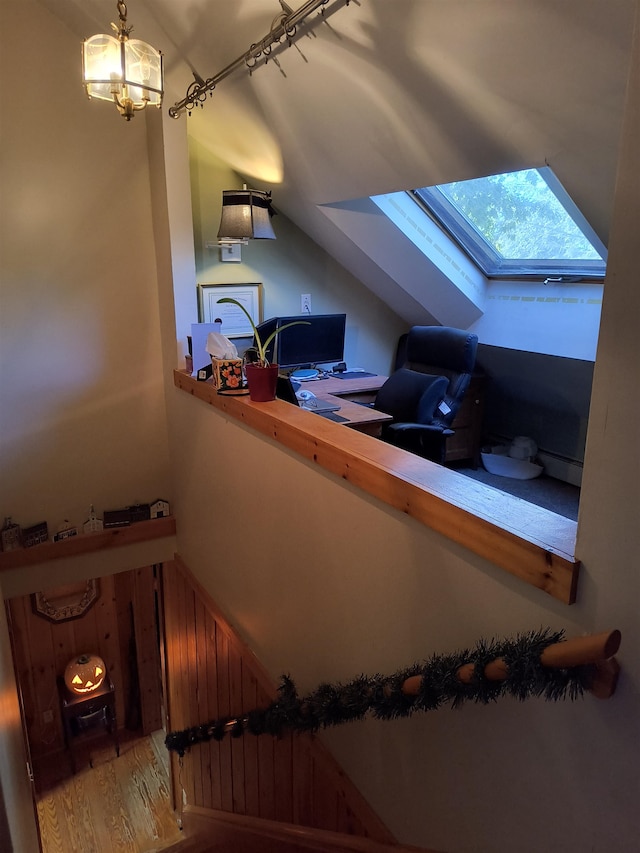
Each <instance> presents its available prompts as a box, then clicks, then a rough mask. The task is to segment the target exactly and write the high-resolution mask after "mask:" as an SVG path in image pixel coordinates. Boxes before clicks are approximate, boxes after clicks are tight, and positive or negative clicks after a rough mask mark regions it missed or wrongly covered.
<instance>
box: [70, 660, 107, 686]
mask: <svg viewBox="0 0 640 853" xmlns="http://www.w3.org/2000/svg"><path fill="white" fill-rule="evenodd" d="M105 675H106V668H105V665H104V661H103V660H102V658H101V657H98V655H88V654H84V655H79V656H78V657H77V658H74V659H73V660H72V661H70V662H69V663H68V664H67V666H66V668H65V671H64V683H65V684H66V686H67V688H68V689H69V690H70V691H71V692H72V693H93V691H94V690H97V689H98V688H99V687H100V685H101V684H102V682H103V681H104V677H105Z"/></svg>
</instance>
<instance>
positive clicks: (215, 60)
mask: <svg viewBox="0 0 640 853" xmlns="http://www.w3.org/2000/svg"><path fill="white" fill-rule="evenodd" d="M40 2H41V3H42V4H43V5H44V6H46V7H47V8H48V9H49V10H50V11H51V13H52V14H54V15H56V16H57V17H58V18H60V19H62V20H63V21H64V22H65V23H66V24H67V25H68V26H69V27H70V28H71V29H73V30H74V31H75V32H77V33H78V36H79V37H85V36H88V35H92V34H93V33H94V32H100V31H103V32H104V31H106V30H107V28H108V24H109V22H110V21H112V20H115V19H116V3H115V0H64V2H61V0H40ZM291 4H292V6H293V8H299V7H300V6H302V5H303V3H302V0H298V2H296V0H291ZM637 5H638V4H637V0H561V2H558V0H393V1H392V2H391V0H351V3H350V4H349V5H348V6H346V5H345V0H328V3H327V4H326V7H325V16H324V20H322V18H321V17H320V15H319V13H314V14H313V16H312V17H311V18H310V19H309V20H311V21H314V22H315V21H317V24H316V25H314V27H313V30H312V34H311V35H309V34H304V33H303V34H301V35H300V37H299V38H298V39H296V40H295V43H294V46H292V47H288V48H287V47H285V46H281V47H280V48H278V49H276V50H274V53H273V54H272V57H275V59H277V62H276V61H274V59H273V58H272V61H270V62H268V64H267V65H266V66H264V67H259V68H257V69H256V70H255V71H254V73H253V74H252V75H251V76H250V75H249V73H248V72H247V71H246V70H245V69H244V68H243V69H241V70H239V71H237V72H235V73H234V74H232V75H230V76H229V77H228V78H227V79H225V80H222V81H221V82H220V84H219V85H218V86H217V87H216V89H215V91H214V92H213V93H212V96H211V97H210V98H209V99H208V100H207V102H206V104H205V106H204V108H203V109H197V110H196V111H195V112H194V114H193V115H192V116H191V117H188V116H186V115H183V116H182V117H181V118H179V119H177V121H186V122H189V126H188V127H189V133H190V134H191V135H193V136H194V137H196V138H197V139H198V140H199V141H200V142H201V143H202V144H203V145H205V146H207V147H208V148H209V149H210V150H211V151H212V152H213V153H214V154H216V155H217V156H219V157H220V158H221V159H223V160H224V161H225V162H227V163H229V164H230V165H231V167H232V168H233V169H235V170H236V171H237V172H238V173H239V175H241V176H242V177H243V178H246V179H247V180H248V181H249V182H250V183H252V184H253V185H254V186H256V187H257V188H261V189H262V188H271V189H273V191H274V199H275V203H276V207H277V208H278V209H280V210H282V211H283V212H284V213H286V214H287V215H288V216H289V218H291V219H292V220H293V221H294V222H296V223H297V224H298V225H299V226H300V227H301V228H303V229H304V230H305V231H307V232H308V233H309V234H310V235H311V236H312V237H313V238H314V239H316V241H317V242H318V243H320V244H321V245H323V246H324V247H325V248H326V249H328V250H329V251H330V252H331V253H332V254H333V255H334V256H335V257H337V258H338V260H340V261H341V262H342V263H344V264H345V266H347V268H349V269H351V270H352V271H353V272H355V273H356V274H358V275H359V276H360V277H361V278H363V280H367V281H368V280H369V279H370V278H372V279H375V278H376V276H378V278H379V279H380V281H379V285H380V287H383V285H384V281H383V280H382V279H384V275H383V276H382V277H380V274H379V273H378V272H377V271H376V270H374V269H373V267H372V266H371V264H370V263H369V262H368V260H367V258H366V257H364V256H363V254H362V252H361V250H359V249H358V248H357V247H356V246H354V245H353V243H352V242H351V241H350V240H349V239H348V238H346V237H345V236H344V235H342V234H340V233H339V230H338V229H337V228H336V226H335V224H333V222H332V221H331V220H330V219H328V218H327V217H326V216H324V215H323V213H322V208H321V207H320V206H322V205H331V204H334V203H337V202H344V201H348V200H351V199H359V198H362V197H366V196H369V195H372V194H380V193H385V192H390V191H395V190H402V189H408V188H412V187H416V186H425V185H429V184H432V183H439V182H445V181H450V180H455V179H464V178H470V177H476V176H478V175H484V174H491V173H496V172H503V171H508V170H511V169H516V168H524V167H527V166H539V165H544V164H545V163H547V164H549V165H551V166H552V168H553V169H554V171H555V172H556V174H557V175H558V176H559V178H560V180H561V181H562V183H563V184H564V186H565V187H566V189H567V190H568V191H569V193H570V194H571V195H572V197H573V198H574V200H575V201H576V203H577V204H578V206H579V207H580V208H581V209H582V211H583V213H584V214H585V215H586V217H587V219H588V220H589V222H590V223H591V225H592V226H593V227H594V228H595V230H596V232H597V233H598V235H599V236H600V238H601V239H602V240H603V241H604V242H605V244H606V243H607V242H608V233H609V223H610V217H611V209H612V199H613V189H614V182H615V170H616V162H617V153H618V142H619V136H620V129H621V120H622V112H623V104H624V94H625V87H626V77H627V71H628V64H629V58H630V50H631V40H632V33H633V18H634V13H635V10H636V8H637ZM280 13H281V7H280V2H279V0H180V2H169V0H131V2H129V4H128V15H129V23H130V24H133V26H134V34H133V35H134V36H135V37H138V38H142V39H144V40H145V41H149V42H151V43H152V44H154V45H155V46H156V47H158V48H159V49H160V50H162V52H163V54H164V56H165V71H166V89H167V92H166V95H165V103H166V106H167V107H168V106H170V105H171V104H173V103H174V102H175V101H178V100H180V99H181V98H182V97H183V96H184V94H185V92H186V88H187V86H188V85H189V84H190V83H191V82H192V80H193V74H192V72H193V71H195V72H196V73H197V74H199V75H200V76H201V77H203V78H205V79H206V78H209V77H213V76H214V75H216V74H217V73H218V72H220V71H221V70H222V69H223V68H225V67H226V66H227V65H228V64H229V63H231V62H233V61H234V60H235V59H237V58H238V57H240V56H241V55H242V54H243V53H244V52H245V51H246V50H247V49H248V48H249V46H250V45H251V44H253V43H255V42H257V41H259V40H260V39H261V38H262V37H263V36H265V35H266V34H267V33H268V32H269V29H270V27H271V25H272V22H273V21H274V19H275V18H276V17H277V16H278V15H279V14H280ZM373 289H374V290H375V289H376V283H375V281H374V282H373ZM418 321H419V320H418Z"/></svg>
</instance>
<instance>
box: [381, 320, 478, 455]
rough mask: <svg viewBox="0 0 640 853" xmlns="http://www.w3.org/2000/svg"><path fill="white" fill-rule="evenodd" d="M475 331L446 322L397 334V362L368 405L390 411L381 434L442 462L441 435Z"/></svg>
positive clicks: (466, 376) (470, 363)
mask: <svg viewBox="0 0 640 853" xmlns="http://www.w3.org/2000/svg"><path fill="white" fill-rule="evenodd" d="M477 349H478V336H477V335H473V334H470V333H469V332H465V331H464V330H463V329H453V328H450V327H449V326H413V327H412V328H411V329H410V331H409V333H408V334H407V335H406V337H405V336H403V337H402V338H401V339H400V342H399V347H398V355H397V360H396V363H397V364H399V365H401V366H400V367H399V368H398V369H397V370H396V371H395V373H393V374H392V375H391V376H390V377H389V378H388V379H387V381H386V382H385V383H384V385H383V386H382V388H381V389H380V390H379V391H378V394H377V396H376V400H375V403H374V408H376V409H378V410H379V411H381V412H386V413H387V414H389V415H392V416H393V422H392V423H390V424H386V425H385V426H384V427H383V428H382V439H383V440H384V441H387V442H389V443H390V444H395V445H396V446H397V447H402V448H404V449H405V450H409V451H411V452H412V453H417V454H418V455H420V456H424V457H425V458H427V459H431V460H432V461H434V462H439V463H442V462H444V457H445V450H446V439H447V436H450V435H453V430H452V429H451V424H452V423H453V421H454V419H455V416H456V414H457V413H458V409H459V408H460V404H461V402H462V398H463V397H464V394H465V391H466V390H467V388H468V387H469V382H470V381H471V374H472V372H473V368H474V366H475V361H476V352H477Z"/></svg>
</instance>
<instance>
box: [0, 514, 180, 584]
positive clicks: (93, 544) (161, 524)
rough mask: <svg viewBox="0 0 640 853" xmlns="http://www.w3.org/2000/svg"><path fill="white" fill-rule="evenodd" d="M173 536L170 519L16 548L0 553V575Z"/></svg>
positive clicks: (155, 519)
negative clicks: (14, 570) (26, 567)
mask: <svg viewBox="0 0 640 853" xmlns="http://www.w3.org/2000/svg"><path fill="white" fill-rule="evenodd" d="M175 532H176V520H175V518H174V517H173V516H172V515H170V516H167V517H165V518H153V519H151V520H149V521H138V522H135V523H134V524H129V525H127V526H125V527H112V528H110V529H109V530H102V531H101V532H100V533H85V534H78V536H71V537H70V538H69V539H63V540H62V541H60V542H43V543H42V544H41V545H34V546H33V547H32V548H18V549H17V550H15V551H7V552H5V553H0V571H4V570H6V569H17V568H22V567H23V566H33V565H35V564H36V563H44V562H47V561H48V560H59V559H63V558H65V557H77V556H80V555H81V554H91V553H95V552H96V551H106V550H108V549H110V548H121V547H122V546H124V545H135V544H137V543H139V542H148V541H150V540H152V539H163V538H164V537H166V536H173V535H175Z"/></svg>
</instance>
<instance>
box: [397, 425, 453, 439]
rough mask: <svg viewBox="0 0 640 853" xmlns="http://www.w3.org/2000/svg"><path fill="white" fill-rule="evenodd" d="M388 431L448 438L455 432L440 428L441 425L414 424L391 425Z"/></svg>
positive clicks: (447, 428)
mask: <svg viewBox="0 0 640 853" xmlns="http://www.w3.org/2000/svg"><path fill="white" fill-rule="evenodd" d="M385 429H386V430H388V431H390V432H395V433H409V432H416V433H424V434H430V435H432V436H434V435H442V436H448V435H453V434H454V430H452V429H449V427H444V426H440V424H412V423H397V424H389V425H388V426H387V427H385Z"/></svg>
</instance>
